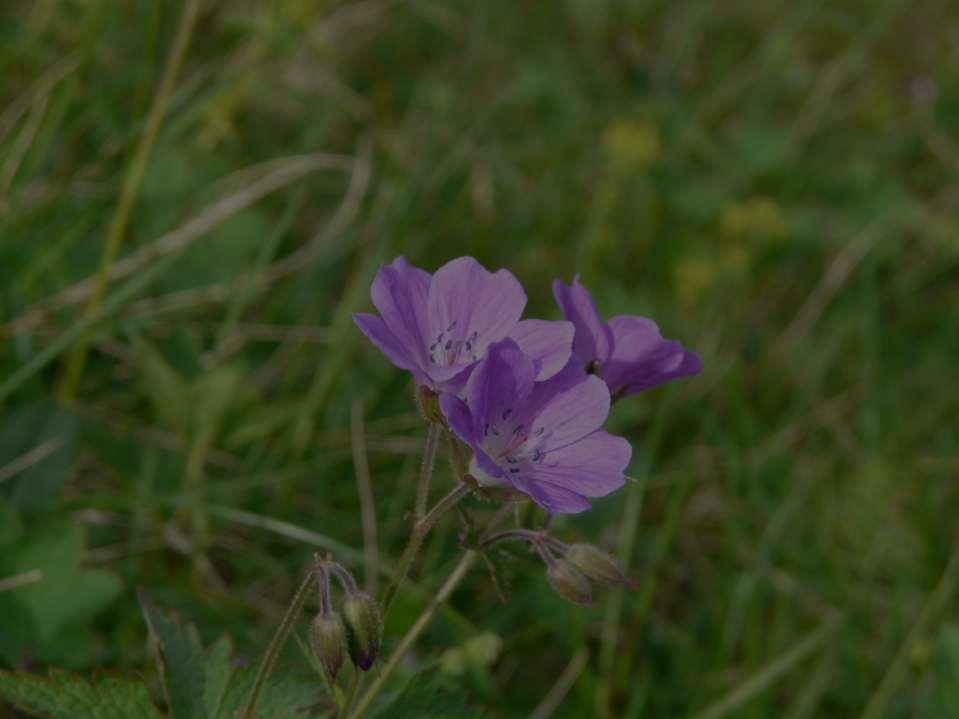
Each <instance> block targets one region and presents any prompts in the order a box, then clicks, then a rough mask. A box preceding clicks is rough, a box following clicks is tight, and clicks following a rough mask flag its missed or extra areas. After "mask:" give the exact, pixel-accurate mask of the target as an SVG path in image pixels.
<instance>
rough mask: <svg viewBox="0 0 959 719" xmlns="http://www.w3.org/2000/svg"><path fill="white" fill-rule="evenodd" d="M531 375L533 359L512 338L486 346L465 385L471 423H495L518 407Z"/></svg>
mask: <svg viewBox="0 0 959 719" xmlns="http://www.w3.org/2000/svg"><path fill="white" fill-rule="evenodd" d="M534 376H535V370H534V367H533V361H532V360H531V359H530V358H529V357H527V356H526V355H525V354H524V353H523V351H522V350H520V348H519V347H518V346H517V345H516V343H515V342H514V341H513V340H511V339H505V340H502V341H500V342H496V343H494V344H492V345H490V347H489V350H488V352H487V355H486V359H484V360H483V361H482V362H480V363H479V364H478V365H477V366H476V368H475V369H474V370H473V374H472V375H470V378H469V382H468V383H467V385H466V396H467V401H468V402H469V408H470V412H471V413H472V415H473V424H474V426H475V427H477V428H480V427H483V425H485V424H486V423H496V422H498V421H500V419H501V418H502V417H503V414H504V412H507V411H509V412H512V411H513V409H514V408H516V407H518V406H522V404H523V402H524V400H526V398H528V397H529V394H530V392H531V391H532V389H533V379H534ZM604 391H605V387H604Z"/></svg>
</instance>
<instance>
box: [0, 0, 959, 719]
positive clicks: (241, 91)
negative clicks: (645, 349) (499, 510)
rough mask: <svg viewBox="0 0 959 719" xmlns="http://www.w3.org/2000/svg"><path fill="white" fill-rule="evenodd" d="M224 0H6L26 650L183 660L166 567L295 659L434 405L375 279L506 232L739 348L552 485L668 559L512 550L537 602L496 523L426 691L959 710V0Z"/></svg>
mask: <svg viewBox="0 0 959 719" xmlns="http://www.w3.org/2000/svg"><path fill="white" fill-rule="evenodd" d="M195 4H196V3H195V2H194V0H188V1H187V2H185V3H181V2H173V1H172V0H170V1H167V0H162V1H161V0H155V1H154V0H136V1H132V2H120V1H108V0H101V1H97V0H31V1H28V0H7V1H6V2H3V3H2V4H0V325H2V328H0V333H2V335H0V336H2V342H0V666H6V667H8V668H10V667H17V668H20V669H27V670H32V671H38V672H45V671H46V669H47V667H49V666H58V667H67V668H72V669H76V670H80V671H81V672H83V673H84V674H91V673H92V672H93V671H94V670H96V669H101V668H110V669H118V670H120V671H123V672H140V673H141V674H143V675H144V676H145V677H146V678H147V679H148V681H149V683H150V684H151V686H152V687H153V688H154V689H156V686H157V684H156V682H157V677H156V670H155V669H154V667H153V664H152V661H151V659H150V655H149V651H148V644H147V641H146V637H147V633H146V628H145V625H144V622H143V617H142V615H141V612H140V609H139V607H138V604H137V601H136V589H137V587H143V588H145V589H146V590H147V591H148V592H149V593H150V595H151V596H152V597H153V600H154V601H155V602H157V604H159V605H162V606H164V607H170V608H174V609H176V610H177V611H178V612H179V613H180V614H181V615H182V616H183V617H184V618H188V619H189V621H191V622H194V623H195V624H196V625H197V627H198V630H199V633H200V635H201V637H202V638H203V641H204V642H206V643H209V642H212V641H213V640H214V639H215V638H216V637H218V636H220V635H222V634H225V633H226V634H230V635H231V636H232V637H233V640H234V642H235V644H236V647H237V651H238V653H239V654H240V655H241V656H242V657H246V658H247V659H248V660H249V661H251V662H255V661H256V658H257V657H258V656H259V655H260V653H261V652H262V651H263V648H264V647H265V646H266V644H267V643H268V641H269V639H270V636H271V635H272V633H273V631H274V629H275V627H276V624H277V622H278V620H279V617H280V616H281V615H282V612H283V608H284V606H285V604H286V603H287V602H288V601H289V599H290V597H291V595H292V593H293V592H294V590H295V587H296V585H297V584H298V582H299V580H300V577H301V576H302V573H303V571H304V569H305V567H307V565H308V563H309V561H310V555H311V553H312V552H313V551H315V550H316V549H317V547H328V546H330V542H331V541H333V542H338V543H340V544H341V545H345V546H346V547H347V549H343V548H340V545H335V546H336V547H337V550H336V556H338V557H339V558H340V559H341V560H342V561H344V562H345V563H347V564H349V565H350V566H351V567H353V568H354V569H356V570H357V571H358V573H359V574H360V575H362V571H361V564H362V562H361V560H362V559H363V556H364V555H363V551H364V531H363V528H362V526H361V522H360V500H359V498H358V493H357V482H356V480H355V473H354V456H360V457H362V456H364V455H365V456H366V457H367V459H368V464H369V473H370V476H371V482H372V489H373V495H374V498H375V519H376V523H375V529H376V532H377V536H378V561H379V563H380V564H381V565H385V564H388V563H390V562H393V561H395V560H396V558H397V557H398V555H399V553H400V551H401V549H402V547H403V544H404V542H405V538H406V535H407V533H408V530H409V522H408V519H407V517H406V513H407V511H408V510H409V508H410V507H411V506H412V502H413V495H414V481H413V480H414V475H415V473H416V469H417V462H418V455H419V452H420V450H421V448H422V445H423V437H424V431H423V428H422V424H421V422H420V420H419V419H418V417H417V416H416V414H415V412H414V410H413V405H412V402H411V398H412V391H411V386H410V384H409V381H408V378H407V377H406V376H405V375H404V374H403V373H402V372H400V371H399V370H396V369H395V368H393V367H392V366H391V365H389V364H388V363H387V362H386V361H385V360H384V359H383V358H382V357H381V356H380V355H379V354H378V353H377V352H376V350H375V349H374V348H373V347H371V346H370V345H369V344H368V343H367V342H366V341H365V340H364V339H363V337H362V336H361V335H360V333H359V332H358V331H357V330H356V329H355V327H354V326H353V324H352V322H351V320H350V313H351V312H353V311H356V310H365V309H367V308H368V307H369V298H368V288H369V284H370V280H371V278H372V275H373V273H374V272H375V270H376V268H377V266H378V265H379V264H380V263H381V262H384V261H388V260H389V259H391V258H392V257H394V256H395V255H397V254H405V255H406V256H407V257H409V258H410V259H411V260H412V261H414V262H415V263H417V264H419V265H422V266H425V267H427V268H429V269H433V268H435V267H437V266H439V265H440V264H442V263H443V262H445V261H446V260H447V259H449V258H451V257H454V256H457V255H461V254H472V255H474V256H476V257H477V258H478V259H480V260H481V261H482V262H483V263H484V264H486V265H487V266H489V267H500V266H507V267H509V268H510V269H512V271H513V272H514V273H515V274H516V275H517V276H518V277H519V278H520V279H521V281H522V282H523V283H524V285H525V287H526V289H527V292H528V293H529V298H530V303H529V308H530V312H531V313H532V314H536V315H539V316H546V317H557V316H558V312H557V310H556V308H555V307H554V305H553V302H552V298H551V296H550V291H549V287H550V282H551V280H552V279H553V278H554V277H556V276H559V277H563V278H566V279H569V278H570V277H571V276H572V275H573V274H574V273H577V272H578V273H580V274H581V275H582V278H583V280H584V281H585V282H586V283H587V284H588V285H589V286H590V287H591V288H592V290H593V292H594V294H595V296H596V298H597V301H598V302H599V304H600V306H601V308H602V309H603V311H604V312H605V313H606V314H608V315H612V314H617V313H623V312H629V313H638V314H645V315H649V316H652V317H654V318H656V319H657V320H658V322H659V323H660V325H661V327H662V328H663V331H664V333H665V334H666V335H667V336H670V337H675V338H679V339H681V340H682V341H683V342H684V343H685V344H686V345H687V346H689V347H691V348H693V349H696V350H698V351H699V352H700V353H701V355H702V358H703V364H704V370H703V372H702V374H701V375H699V376H698V377H695V378H693V379H691V380H682V381H678V382H674V383H672V384H671V385H669V386H666V387H662V388H658V389H655V390H651V391H649V392H648V393H645V394H643V395H641V396H640V397H638V398H634V399H633V400H632V401H630V402H628V403H622V404H620V405H618V406H617V407H616V408H615V410H614V415H613V420H612V423H613V428H614V429H615V431H617V432H618V433H621V434H623V435H625V436H627V437H628V438H629V439H630V440H631V441H632V442H633V444H634V447H635V454H634V460H633V463H632V465H631V467H630V474H631V476H633V477H635V478H636V480H637V481H636V482H634V483H631V484H630V485H629V486H628V487H627V488H626V489H624V490H623V491H621V492H620V493H618V494H616V495H614V496H613V497H611V498H608V499H606V500H603V501H600V502H598V503H597V506H596V507H595V509H594V510H593V511H591V512H588V513H585V514H582V515H578V516H574V517H566V518H561V519H560V520H559V521H558V522H557V523H556V525H555V526H556V528H557V533H558V534H559V535H560V536H563V537H566V538H578V539H584V540H587V541H593V542H596V543H599V544H601V545H603V546H606V547H608V548H609V549H611V550H612V551H614V552H615V553H617V554H618V555H619V556H620V557H621V558H622V559H623V560H624V561H625V562H626V564H627V565H628V566H629V569H630V571H631V572H632V574H633V575H634V576H635V577H636V578H637V579H638V587H637V589H635V590H633V591H622V590H617V591H610V592H605V593H603V594H601V595H600V597H599V600H598V602H597V603H596V605H595V606H594V607H592V608H581V607H574V606H572V605H569V604H566V603H564V602H562V601H561V600H560V599H558V598H557V597H556V596H555V595H554V594H553V593H552V592H551V591H550V589H549V586H548V585H547V583H546V581H545V579H544V576H543V572H542V568H541V566H540V565H539V564H538V563H537V561H536V560H535V558H534V557H532V556H531V555H529V554H527V553H525V552H522V551H517V552H515V553H514V554H513V556H512V558H511V559H512V561H510V562H509V563H507V565H506V575H507V576H506V579H507V580H508V581H507V584H508V585H509V586H508V594H509V600H508V602H507V603H506V604H502V603H501V602H500V601H499V600H498V598H497V592H496V590H495V588H494V585H493V582H492V581H491V579H490V576H489V574H488V573H487V571H486V570H485V569H483V568H482V567H480V566H478V567H477V568H474V570H473V571H472V572H471V573H470V574H469V575H468V576H467V577H466V579H465V580H464V582H463V584H462V585H461V586H460V588H459V589H458V590H457V591H456V592H455V593H454V594H453V596H452V600H451V602H450V605H449V606H450V607H451V609H450V610H446V611H442V612H440V613H439V614H438V615H437V617H436V619H435V620H434V621H433V622H432V623H431V624H430V626H429V627H428V629H427V631H426V633H425V635H424V636H423V637H422V638H421V639H420V641H419V642H418V643H417V645H416V648H415V649H414V651H413V652H412V653H411V654H410V655H409V657H408V658H407V660H406V661H405V662H404V663H403V665H402V666H401V667H400V670H399V671H398V672H397V674H396V677H395V678H396V680H397V681H396V682H395V683H392V684H391V685H390V687H389V688H388V689H389V692H394V693H395V692H397V691H399V690H400V689H401V687H402V686H403V684H404V682H407V681H409V680H411V678H414V679H413V681H412V683H411V685H412V686H414V687H415V686H416V682H417V681H419V680H416V679H415V677H416V676H417V675H428V676H430V677H432V679H431V685H430V686H431V687H432V688H431V689H430V691H436V692H437V695H436V696H437V697H439V696H440V695H442V696H443V697H445V699H444V701H445V700H447V699H449V697H451V696H453V697H455V696H456V695H461V696H466V697H468V700H467V701H468V703H469V704H470V705H471V706H474V707H478V708H479V710H480V713H481V715H482V716H490V717H521V716H529V715H530V714H531V713H533V712H534V711H535V712H538V713H536V714H535V716H537V717H545V716H549V715H552V716H557V717H574V718H575V717H582V718H587V717H597V718H601V717H616V718H620V717H686V716H690V717H700V718H702V719H718V718H719V717H738V718H742V719H765V718H770V719H773V718H775V719H779V718H783V719H801V718H812V717H822V718H826V717H829V718H838V717H864V718H866V719H879V718H880V717H890V718H899V717H902V718H906V717H910V718H912V717H923V718H928V719H941V718H944V717H956V716H959V616H957V613H956V611H957V608H959V599H957V592H956V590H957V583H959V543H957V535H956V517H957V516H959V511H957V510H959V487H957V484H956V481H957V475H959V434H957V433H959V428H957V427H959V423H957V421H956V419H957V416H959V389H957V387H959V383H957V359H959V222H957V214H956V211H957V207H959V184H957V178H959V136H957V128H959V5H957V4H955V3H949V2H942V1H941V0H918V1H913V2H907V1H906V0H849V1H848V2H842V3H828V2H822V1H820V0H797V1H795V2H786V1H785V0H770V1H769V2H763V3H756V2H751V1H746V0H728V1H727V2H722V3H717V2H708V1H706V0H690V1H686V2H663V1H660V0H621V1H620V2H614V1H613V0H555V1H551V2H543V1H541V2H533V1H530V0H512V1H506V0H482V2H466V1H463V0H451V1H450V2H440V1H439V0H406V1H401V0H360V1H357V2H347V3H343V2H329V1H325V0H278V1H277V2H271V3H263V2H256V1H255V0H235V1H232V2H210V1H209V0H207V1H205V2H202V3H200V5H201V7H200V10H199V15H198V16H197V18H196V24H195V26H194V27H193V28H192V31H187V32H178V27H180V26H181V22H182V20H181V18H182V17H183V16H184V13H188V12H189V11H190V9H191V8H192V7H193V6H194V5H195ZM186 35H189V37H186ZM178 38H179V40H180V41H183V42H181V46H180V49H181V50H182V52H180V51H178V50H177V49H176V48H177V42H178ZM177 65H178V67H176V66H177ZM174 70H176V72H175V77H174V76H173V75H174V73H173V71H174ZM165 74H166V75H168V76H169V77H170V79H171V80H172V81H171V82H167V83H164V81H163V78H164V76H165ZM165 89H167V90H169V92H168V93H167V92H165ZM157 103H160V105H162V106H164V109H165V112H162V113H159V112H156V111H155V108H156V107H157ZM151 108H154V111H153V112H151ZM141 175H142V178H141ZM141 179H142V181H141ZM357 438H360V441H357ZM363 448H365V451H364V449H363ZM446 467H447V465H446V464H445V459H442V460H441V465H440V470H441V471H440V472H439V474H438V477H437V480H436V482H435V491H436V492H437V496H438V493H439V492H440V491H442V489H441V487H442V486H443V485H447V486H448V484H449V482H451V479H450V477H449V472H448V470H447V469H446ZM475 507H476V508H477V510H478V511H485V510H483V507H482V505H481V504H479V503H476V504H475ZM458 531H459V529H458V523H457V522H456V521H455V518H448V519H446V520H444V523H443V524H442V525H441V526H440V527H439V528H438V530H437V531H435V532H434V533H433V535H432V536H431V538H430V539H429V540H428V541H427V543H426V545H425V547H424V550H423V552H422V554H421V556H420V559H419V563H418V564H417V566H416V568H415V570H414V575H413V576H414V580H415V581H414V584H413V585H411V588H410V589H409V591H404V592H402V593H401V595H400V600H399V603H398V605H397V611H396V612H394V614H393V615H392V617H391V618H390V622H389V626H388V627H387V636H388V639H387V646H386V649H387V651H388V650H389V649H390V648H391V646H392V644H393V643H395V641H396V638H397V637H399V636H400V634H401V633H402V632H403V630H404V629H405V628H406V627H407V626H408V625H409V624H410V623H411V622H412V621H413V620H414V618H415V617H416V616H417V615H418V614H419V612H420V611H421V610H422V608H423V606H424V604H425V603H426V602H427V601H428V599H429V596H430V595H431V594H432V593H433V592H434V591H435V590H436V588H437V587H438V586H439V585H440V584H441V583H442V581H443V579H444V577H445V576H446V575H447V574H448V573H449V572H450V570H451V568H452V567H453V565H454V564H455V562H456V561H457V556H458V555H459V553H460V551H461V550H460V549H459V547H458V540H457V534H458ZM368 549H369V547H367V550H368ZM36 570H39V571H40V574H30V573H31V572H35V571H36ZM375 576H376V574H374V575H373V577H374V578H375ZM11 578H12V579H13V581H9V580H11ZM374 578H370V577H367V580H366V581H375V579H374ZM5 580H7V581H6V583H5ZM380 586H382V580H381V581H380ZM304 627H305V625H304ZM304 627H301V629H303V628H304ZM304 636H305V635H304ZM286 654H287V656H285V657H284V662H285V663H286V666H288V667H290V668H289V669H288V671H289V672H291V673H292V675H294V676H297V677H302V678H303V681H312V682H314V684H315V682H316V679H315V675H312V672H313V669H312V667H311V666H310V665H309V663H308V662H307V661H306V659H305V658H303V656H302V654H301V653H300V650H299V648H298V647H297V645H296V643H291V644H290V646H289V648H288V651H287V653H286ZM311 677H312V678H311ZM567 690H568V691H567ZM564 692H565V694H564ZM561 698H562V702H561V704H560V705H559V706H558V707H555V706H554V705H555V703H556V701H558V700H559V699H561ZM440 704H441V702H440V700H439V699H437V700H436V702H435V703H434V706H435V707H437V708H435V713H433V714H429V713H427V712H426V711H425V710H416V712H412V710H411V713H409V714H406V715H409V716H444V714H443V713H442V711H443V710H442V709H441V708H438V707H439V706H440ZM4 711H5V710H4V709H3V707H2V706H0V714H3V713H4ZM6 711H7V712H8V714H9V715H10V716H14V715H13V714H12V711H13V710H12V709H8V710H6ZM402 711H403V710H401V709H400V708H394V709H393V710H392V713H391V714H389V715H390V716H404V714H403V713H402Z"/></svg>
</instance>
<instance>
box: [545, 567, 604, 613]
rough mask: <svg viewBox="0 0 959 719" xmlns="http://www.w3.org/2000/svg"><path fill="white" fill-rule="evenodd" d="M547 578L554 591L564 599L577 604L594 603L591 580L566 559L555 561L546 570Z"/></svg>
mask: <svg viewBox="0 0 959 719" xmlns="http://www.w3.org/2000/svg"><path fill="white" fill-rule="evenodd" d="M546 577H547V579H549V583H550V584H551V585H552V587H553V590H554V591H555V592H556V593H557V594H559V595H560V596H561V597H563V598H564V599H568V600H569V601H571V602H574V603H575V604H592V603H593V594H592V592H591V591H590V588H589V580H588V579H587V578H586V576H585V575H584V574H583V573H582V572H581V571H579V570H578V569H577V568H576V567H575V566H574V565H573V563H572V562H570V561H568V560H566V559H557V560H555V561H553V562H552V563H551V564H550V565H549V569H548V570H546Z"/></svg>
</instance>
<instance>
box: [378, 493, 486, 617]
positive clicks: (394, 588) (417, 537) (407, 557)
mask: <svg viewBox="0 0 959 719" xmlns="http://www.w3.org/2000/svg"><path fill="white" fill-rule="evenodd" d="M468 493H469V488H468V487H467V486H466V485H465V484H458V485H456V487H454V488H453V490H452V491H451V492H450V493H449V494H447V495H446V496H445V497H443V498H442V499H441V500H440V501H439V502H437V503H436V505H435V506H434V507H433V509H431V510H430V511H429V513H428V514H426V516H424V517H423V518H422V519H421V520H419V521H418V522H417V523H416V524H415V525H413V531H412V532H411V533H410V539H409V541H408V542H407V544H406V548H405V549H404V550H403V554H402V555H401V556H400V559H399V561H398V562H397V563H396V568H395V569H394V570H393V576H392V577H391V578H390V583H389V585H387V587H386V590H385V591H384V592H383V598H382V599H381V600H380V606H381V607H382V615H383V621H384V622H385V621H386V617H387V615H388V614H389V611H390V607H392V605H393V600H394V599H396V593H397V592H398V591H399V588H400V585H401V584H402V583H403V581H404V580H405V579H406V575H407V574H408V573H409V571H410V566H411V565H412V564H413V560H414V559H415V558H416V553H417V552H418V551H419V549H420V546H422V544H423V540H424V539H426V535H427V534H429V532H430V530H431V529H432V528H433V526H434V525H435V524H436V522H437V520H438V519H439V518H440V517H441V516H442V515H443V514H444V513H445V512H446V511H447V510H449V509H452V508H453V507H454V506H455V505H456V503H457V502H459V501H460V500H461V499H463V497H465V496H466V495H467V494H468Z"/></svg>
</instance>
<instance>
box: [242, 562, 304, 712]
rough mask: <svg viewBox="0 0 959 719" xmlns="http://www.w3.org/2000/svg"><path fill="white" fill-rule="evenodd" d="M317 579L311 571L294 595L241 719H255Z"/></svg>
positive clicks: (265, 655)
mask: <svg viewBox="0 0 959 719" xmlns="http://www.w3.org/2000/svg"><path fill="white" fill-rule="evenodd" d="M315 579H316V569H310V571H309V572H307V574H306V577H305V578H304V580H303V583H302V584H300V588H299V589H297V590H296V594H295V595H293V601H291V602H290V606H289V607H288V608H287V610H286V614H285V615H284V616H283V620H282V621H281V622H280V626H279V627H278V628H277V630H276V634H275V635H274V636H273V640H272V641H271V642H270V646H269V647H267V649H266V654H264V655H263V662H262V663H261V664H260V668H259V670H258V671H257V673H256V679H254V681H253V690H252V691H251V692H250V699H249V701H248V702H247V703H246V709H244V710H243V713H242V714H241V715H240V716H241V719H255V717H256V704H257V702H258V701H259V699H260V692H262V691H263V686H264V685H265V684H266V680H267V679H268V678H269V676H270V673H271V672H272V671H273V666H274V665H275V664H276V658H277V657H278V656H279V654H280V649H282V648H283V644H284V643H286V640H287V638H288V637H289V636H290V632H291V631H292V630H293V625H294V624H295V623H296V618H297V617H298V616H299V615H300V611H302V609H303V605H304V604H305V603H306V599H307V597H308V596H309V595H310V590H311V589H312V588H313V581H314V580H315Z"/></svg>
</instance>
